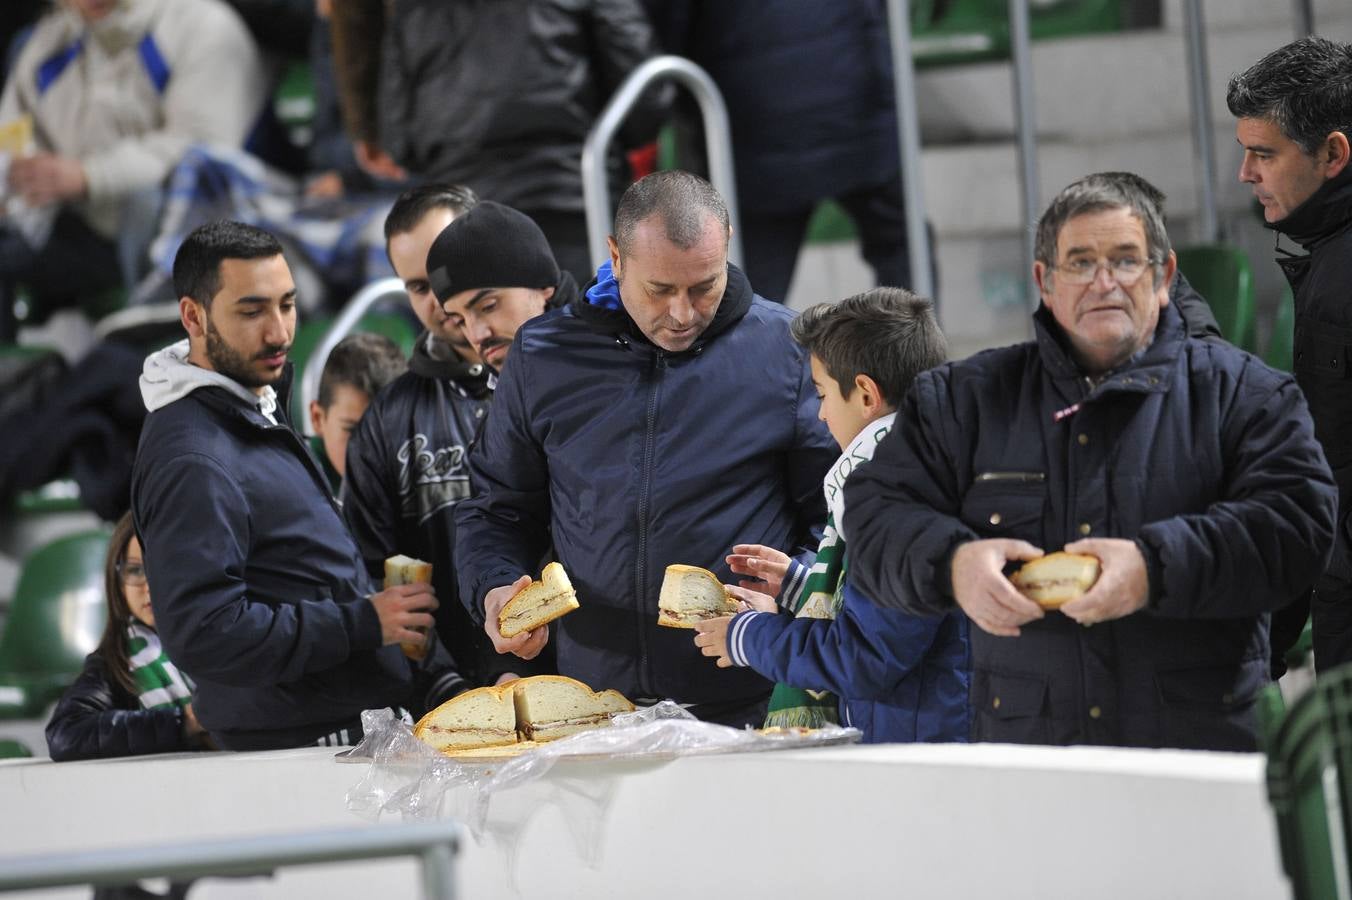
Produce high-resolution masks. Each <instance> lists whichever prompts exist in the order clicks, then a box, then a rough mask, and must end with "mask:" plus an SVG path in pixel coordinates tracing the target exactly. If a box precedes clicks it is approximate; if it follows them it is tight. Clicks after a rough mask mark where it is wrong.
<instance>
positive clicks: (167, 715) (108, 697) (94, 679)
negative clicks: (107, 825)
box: [47, 653, 189, 762]
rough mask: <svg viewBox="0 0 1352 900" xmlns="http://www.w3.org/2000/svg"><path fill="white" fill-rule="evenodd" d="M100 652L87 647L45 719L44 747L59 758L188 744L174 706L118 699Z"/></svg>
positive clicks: (166, 749)
mask: <svg viewBox="0 0 1352 900" xmlns="http://www.w3.org/2000/svg"><path fill="white" fill-rule="evenodd" d="M115 693H118V692H117V691H116V689H115V688H114V686H113V684H112V679H111V678H110V677H109V675H108V669H107V666H106V665H105V664H104V661H103V658H102V657H101V656H99V655H98V654H97V653H91V654H89V656H87V657H86V658H85V662H84V669H83V670H82V671H81V672H80V677H79V678H77V679H75V683H74V684H72V685H71V686H70V687H69V688H67V689H66V692H65V693H64V694H63V695H62V696H61V700H60V701H59V702H58V703H57V704H56V709H55V710H53V711H52V718H51V721H49V722H48V723H47V750H48V752H49V753H50V754H51V757H52V759H54V760H56V761H57V762H67V761H69V760H76V759H106V758H109V757H114V756H138V755H140V754H143V753H172V752H174V751H177V750H187V749H189V748H188V745H187V742H186V741H185V740H184V739H183V713H182V711H181V710H180V709H179V708H177V707H172V708H170V707H166V708H164V709H142V708H140V706H139V705H133V702H126V703H119V702H118V698H117V697H115V696H114V694H115Z"/></svg>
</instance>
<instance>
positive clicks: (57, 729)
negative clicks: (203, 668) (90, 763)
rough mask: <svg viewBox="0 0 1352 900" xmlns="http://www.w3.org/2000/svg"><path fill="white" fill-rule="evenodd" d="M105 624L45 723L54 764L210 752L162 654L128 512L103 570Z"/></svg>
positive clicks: (181, 684) (187, 685) (179, 678)
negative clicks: (74, 679) (183, 752)
mask: <svg viewBox="0 0 1352 900" xmlns="http://www.w3.org/2000/svg"><path fill="white" fill-rule="evenodd" d="M105 583H106V592H107V598H108V623H107V625H106V626H105V628H104V630H103V639H102V640H101V641H100V642H99V646H98V648H97V649H96V650H95V651H94V652H93V653H91V654H89V656H87V657H85V663H84V670H83V671H82V672H81V673H80V677H79V678H78V679H77V680H76V681H75V684H73V685H71V687H70V688H69V689H68V690H67V691H66V693H65V694H64V695H63V696H62V697H61V700H60V702H59V703H57V705H56V710H55V712H53V713H52V720H51V721H50V722H48V723H47V746H48V750H49V752H50V753H51V757H52V759H54V760H57V761H64V760H72V759H98V758H103V757H110V756H136V755H139V754H143V753H169V752H173V751H179V750H205V749H211V745H210V741H209V739H208V737H207V734H206V732H205V731H204V730H203V729H202V726H201V725H199V724H198V723H197V717H196V716H195V715H194V714H193V711H192V682H191V681H189V680H188V678H187V676H186V675H184V674H183V673H182V672H180V671H179V670H178V668H177V667H176V666H175V665H174V664H173V663H172V662H170V660H169V657H168V656H166V655H165V653H164V650H163V649H161V647H160V639H159V636H158V635H157V634H156V633H155V613H154V611H153V610H152V609H151V605H150V588H149V587H148V586H147V584H146V573H145V568H144V566H143V563H142V557H141V544H140V542H139V541H137V539H136V535H135V534H134V533H133V531H132V524H131V513H127V514H126V515H124V516H123V517H122V518H121V520H119V521H118V523H117V527H116V528H115V529H114V530H113V536H112V539H111V540H110V541H109V544H108V559H107V563H106V565H105Z"/></svg>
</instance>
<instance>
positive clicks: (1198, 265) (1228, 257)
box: [1178, 244, 1258, 353]
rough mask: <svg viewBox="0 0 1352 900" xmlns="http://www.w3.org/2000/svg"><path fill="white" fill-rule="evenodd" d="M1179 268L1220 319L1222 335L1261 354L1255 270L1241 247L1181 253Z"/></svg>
mask: <svg viewBox="0 0 1352 900" xmlns="http://www.w3.org/2000/svg"><path fill="white" fill-rule="evenodd" d="M1178 268H1179V269H1181V270H1182V272H1183V274H1184V276H1186V277H1187V279H1188V281H1189V282H1191V283H1192V286H1193V287H1194V288H1196V289H1197V292H1198V293H1200V294H1201V295H1202V296H1203V297H1205V298H1206V302H1207V303H1209V304H1210V305H1211V311H1212V312H1213V313H1214V314H1215V316H1216V322H1217V323H1218V324H1219V325H1220V327H1221V335H1222V336H1223V337H1224V338H1225V339H1226V340H1227V341H1229V342H1230V343H1232V344H1234V345H1235V346H1236V347H1239V348H1241V349H1244V350H1248V351H1249V352H1250V353H1257V352H1258V346H1257V344H1258V336H1257V325H1256V322H1255V315H1254V297H1253V268H1252V267H1251V266H1250V265H1249V257H1248V256H1247V255H1246V254H1245V253H1244V251H1243V250H1240V249H1239V248H1238V247H1230V246H1226V245H1224V244H1198V245H1197V246H1195V247H1184V248H1182V249H1181V250H1179V251H1178Z"/></svg>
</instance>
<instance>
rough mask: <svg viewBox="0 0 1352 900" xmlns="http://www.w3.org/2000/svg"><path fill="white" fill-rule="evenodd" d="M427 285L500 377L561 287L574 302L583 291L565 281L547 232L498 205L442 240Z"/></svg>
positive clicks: (462, 221)
mask: <svg viewBox="0 0 1352 900" xmlns="http://www.w3.org/2000/svg"><path fill="white" fill-rule="evenodd" d="M427 278H428V281H429V282H430V283H431V285H432V292H433V293H434V294H436V297H437V299H438V300H439V301H441V308H442V311H443V312H444V313H445V314H446V317H447V324H448V325H450V326H452V327H459V328H462V329H463V330H464V332H465V337H466V338H467V339H468V340H469V342H470V346H472V347H473V348H474V349H475V351H476V352H477V353H478V354H479V358H480V359H482V360H483V361H484V362H486V363H488V364H489V365H490V366H492V367H493V368H495V369H497V370H499V371H501V370H502V365H503V363H504V362H506V360H507V351H508V349H509V348H510V347H511V345H512V339H513V338H514V337H516V330H517V329H518V328H520V327H521V325H522V323H524V322H526V321H527V320H529V319H533V318H535V317H536V316H538V315H540V314H541V313H542V312H544V311H545V307H546V306H547V305H549V302H550V300H551V299H552V298H554V296H555V294H556V292H558V291H559V290H560V288H561V287H562V288H563V290H564V291H565V292H566V293H568V294H569V295H570V297H569V299H571V295H573V294H576V291H577V288H576V285H575V283H574V282H573V279H572V276H571V275H563V274H560V272H559V266H558V263H556V262H555V261H554V253H553V251H552V250H550V249H549V241H547V240H546V239H545V235H544V232H543V231H541V230H540V226H538V225H536V224H535V222H534V220H532V219H531V218H530V216H527V215H526V214H525V213H520V212H517V211H516V210H514V209H512V208H511V207H510V206H503V205H502V204H501V203H493V202H492V201H485V202H483V203H480V204H479V205H478V206H476V207H474V209H472V210H470V211H469V212H467V213H465V214H464V215H463V216H460V217H459V218H457V219H456V220H455V221H453V222H452V223H451V224H450V225H448V226H446V228H445V230H443V231H442V232H441V234H440V235H438V236H437V239H436V240H435V241H433V242H432V248H431V249H430V250H429V251H428V253H427ZM565 280H566V282H567V285H566V287H565V286H564V284H563V282H564V281H565Z"/></svg>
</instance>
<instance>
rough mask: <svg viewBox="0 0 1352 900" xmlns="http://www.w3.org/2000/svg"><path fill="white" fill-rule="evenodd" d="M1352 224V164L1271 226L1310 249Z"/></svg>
mask: <svg viewBox="0 0 1352 900" xmlns="http://www.w3.org/2000/svg"><path fill="white" fill-rule="evenodd" d="M1349 224H1352V165H1350V166H1347V167H1345V168H1344V169H1343V170H1342V171H1341V172H1339V173H1338V176H1337V177H1336V178H1331V179H1329V180H1328V181H1326V182H1324V183H1323V184H1322V185H1320V186H1319V189H1318V190H1317V191H1315V192H1314V193H1313V194H1311V195H1310V197H1309V198H1308V199H1307V200H1306V201H1305V202H1304V203H1302V204H1301V205H1300V206H1297V207H1296V208H1295V209H1293V210H1291V213H1290V215H1288V216H1287V217H1286V218H1284V219H1279V220H1278V221H1276V222H1271V223H1268V226H1267V227H1268V228H1271V229H1273V230H1274V231H1278V232H1280V233H1282V234H1284V235H1286V236H1287V237H1289V238H1290V239H1291V240H1293V241H1295V242H1296V243H1297V244H1300V245H1301V246H1302V247H1305V248H1306V249H1309V248H1310V247H1313V246H1315V245H1316V244H1319V243H1320V242H1322V241H1323V240H1325V239H1326V238H1328V237H1330V236H1332V235H1334V234H1336V233H1338V232H1340V231H1342V230H1344V229H1345V228H1347V227H1348V225H1349Z"/></svg>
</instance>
